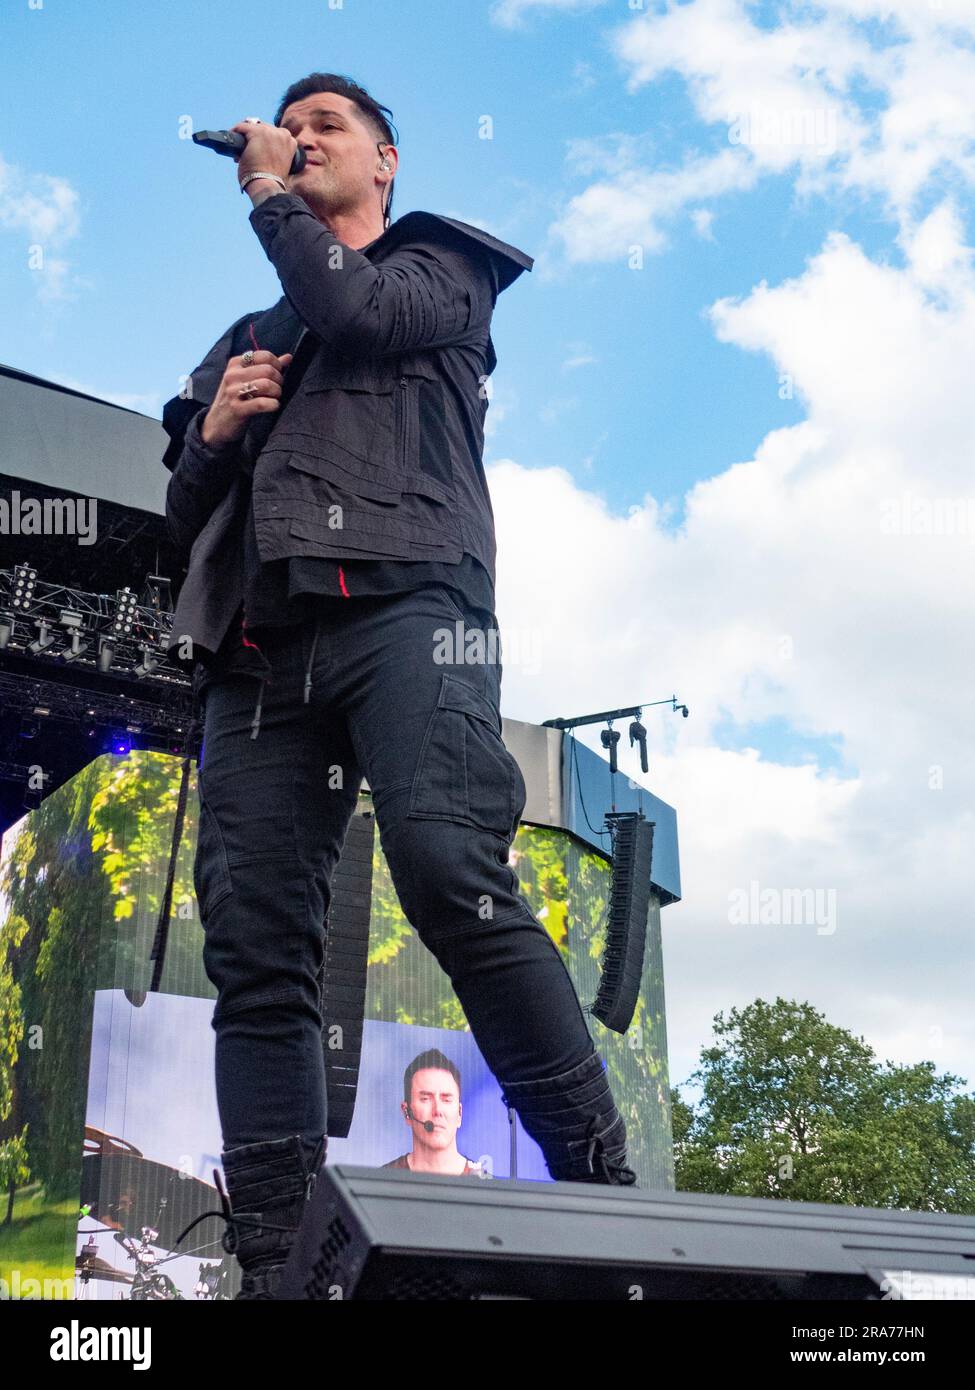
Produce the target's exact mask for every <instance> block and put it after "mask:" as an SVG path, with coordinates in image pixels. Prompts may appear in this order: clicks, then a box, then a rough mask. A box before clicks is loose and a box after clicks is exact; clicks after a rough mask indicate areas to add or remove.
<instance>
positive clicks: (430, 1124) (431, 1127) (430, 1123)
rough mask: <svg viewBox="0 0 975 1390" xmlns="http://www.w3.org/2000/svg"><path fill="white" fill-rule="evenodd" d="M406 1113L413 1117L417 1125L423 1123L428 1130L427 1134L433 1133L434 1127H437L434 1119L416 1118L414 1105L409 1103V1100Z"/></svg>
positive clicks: (410, 1117)
mask: <svg viewBox="0 0 975 1390" xmlns="http://www.w3.org/2000/svg"><path fill="white" fill-rule="evenodd" d="M406 1113H407V1116H408V1117H409V1119H411V1120H412V1121H413V1123H414V1124H415V1125H422V1126H423V1128H424V1129H425V1130H426V1132H427V1134H432V1133H433V1130H434V1128H435V1126H434V1123H433V1121H432V1120H418V1119H417V1118H416V1116H415V1115H414V1114H413V1107H412V1106H411V1105H410V1104H409V1102H407V1105H406Z"/></svg>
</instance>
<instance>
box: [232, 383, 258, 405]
mask: <svg viewBox="0 0 975 1390" xmlns="http://www.w3.org/2000/svg"><path fill="white" fill-rule="evenodd" d="M237 394H238V395H239V396H240V399H241V400H242V401H250V400H253V398H254V397H255V396H256V395H258V390H257V383H256V382H253V381H245V382H244V384H243V386H242V387H241V388H240V390H239V391H238V393H237Z"/></svg>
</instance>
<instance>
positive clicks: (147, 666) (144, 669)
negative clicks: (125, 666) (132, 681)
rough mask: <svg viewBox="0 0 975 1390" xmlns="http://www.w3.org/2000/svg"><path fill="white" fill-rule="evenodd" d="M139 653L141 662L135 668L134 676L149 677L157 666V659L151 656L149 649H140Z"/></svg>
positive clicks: (150, 649)
mask: <svg viewBox="0 0 975 1390" xmlns="http://www.w3.org/2000/svg"><path fill="white" fill-rule="evenodd" d="M139 651H140V652H141V653H142V660H141V661H140V662H139V664H138V666H137V667H136V668H135V674H136V675H137V676H151V675H152V673H153V671H155V669H156V667H157V666H158V665H159V657H158V656H153V655H152V648H151V647H140V648H139Z"/></svg>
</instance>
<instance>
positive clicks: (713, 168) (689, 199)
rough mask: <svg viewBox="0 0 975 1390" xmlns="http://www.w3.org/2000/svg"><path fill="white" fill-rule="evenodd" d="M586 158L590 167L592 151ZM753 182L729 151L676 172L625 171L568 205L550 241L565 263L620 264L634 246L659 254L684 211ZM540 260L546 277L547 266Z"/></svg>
mask: <svg viewBox="0 0 975 1390" xmlns="http://www.w3.org/2000/svg"><path fill="white" fill-rule="evenodd" d="M584 157H585V160H586V161H587V163H590V164H591V161H592V160H593V158H594V151H593V148H592V147H591V146H588V147H587V148H586V150H585V156H584ZM615 158H616V156H613V160H614V161H615ZM755 179H756V173H755V169H754V165H753V164H752V162H751V161H750V160H748V159H747V158H746V157H745V156H744V155H743V154H742V153H741V152H740V151H738V150H734V149H731V148H729V149H727V150H722V151H721V152H720V153H718V154H717V155H714V156H702V157H701V158H698V159H693V160H690V161H688V163H687V164H685V165H684V166H683V168H679V169H674V170H662V169H656V170H650V171H647V170H645V169H642V168H635V169H627V170H625V171H624V172H622V173H619V174H617V175H615V176H614V177H611V178H608V179H602V180H600V181H599V182H597V183H592V184H590V185H589V187H588V188H586V189H585V190H584V191H583V192H582V193H580V194H577V195H576V197H574V198H572V199H570V200H569V203H568V206H567V208H566V210H565V212H564V213H563V215H562V216H561V217H560V218H559V220H558V222H557V223H555V224H554V225H553V227H552V228H551V229H550V230H551V235H552V237H553V238H554V239H555V241H556V242H558V243H560V249H561V251H562V254H563V256H564V258H565V260H566V261H568V262H576V261H603V260H623V259H624V258H625V257H626V256H628V255H629V254H630V251H631V248H632V247H633V246H639V247H640V248H642V250H643V251H645V252H647V253H651V254H652V253H657V252H660V251H662V250H663V249H664V248H665V247H666V246H667V245H668V233H667V228H668V225H669V224H670V223H671V222H672V221H673V220H674V219H675V218H676V217H677V216H678V215H679V214H680V213H681V212H682V211H683V209H684V208H685V207H687V206H688V205H689V204H692V203H695V202H698V201H700V200H702V199H710V198H714V197H716V196H718V195H719V194H723V193H729V192H733V191H742V190H744V189H746V188H750V187H752V186H753V184H754V183H755ZM540 259H541V261H542V269H543V272H544V275H545V276H547V275H548V274H549V273H550V269H549V265H548V263H547V260H546V258H540ZM543 278H544V277H543Z"/></svg>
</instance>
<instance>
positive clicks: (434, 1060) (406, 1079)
mask: <svg viewBox="0 0 975 1390" xmlns="http://www.w3.org/2000/svg"><path fill="white" fill-rule="evenodd" d="M426 1067H436V1069H437V1070H438V1071H449V1072H450V1074H451V1076H452V1077H453V1078H454V1080H455V1081H456V1082H457V1094H458V1095H460V1072H459V1071H458V1070H457V1068H456V1067H455V1066H454V1064H453V1062H452V1061H451V1060H450V1058H449V1057H445V1056H444V1055H443V1053H442V1052H441V1051H440V1050H439V1049H438V1048H436V1047H431V1048H429V1049H428V1050H427V1051H426V1052H421V1053H420V1055H419V1057H414V1058H413V1061H412V1062H411V1063H410V1065H409V1066H408V1067H407V1068H406V1071H405V1072H404V1073H403V1099H404V1100H405V1101H407V1102H409V1101H411V1100H412V1099H413V1078H414V1076H416V1074H417V1072H418V1071H423V1070H424V1069H425V1068H426Z"/></svg>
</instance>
